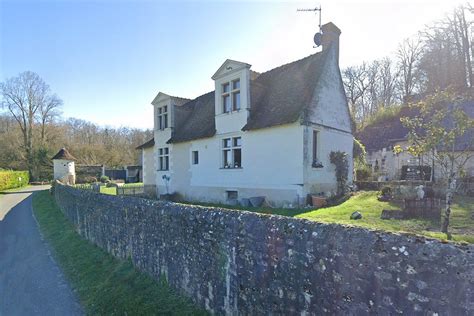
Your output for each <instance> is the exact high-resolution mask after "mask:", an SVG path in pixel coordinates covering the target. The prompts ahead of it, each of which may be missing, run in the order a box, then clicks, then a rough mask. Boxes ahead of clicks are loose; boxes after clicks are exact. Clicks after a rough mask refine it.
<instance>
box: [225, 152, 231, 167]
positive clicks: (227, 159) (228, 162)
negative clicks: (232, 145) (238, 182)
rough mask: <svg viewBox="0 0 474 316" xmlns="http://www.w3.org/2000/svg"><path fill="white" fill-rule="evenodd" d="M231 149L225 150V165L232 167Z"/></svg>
mask: <svg viewBox="0 0 474 316" xmlns="http://www.w3.org/2000/svg"><path fill="white" fill-rule="evenodd" d="M231 163H232V162H231V161H230V150H228V149H227V150H224V167H231Z"/></svg>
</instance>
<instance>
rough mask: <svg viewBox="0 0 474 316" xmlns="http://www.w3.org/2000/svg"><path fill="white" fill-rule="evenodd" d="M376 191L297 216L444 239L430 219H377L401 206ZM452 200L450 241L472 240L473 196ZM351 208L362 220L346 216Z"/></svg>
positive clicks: (473, 227)
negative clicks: (359, 213)
mask: <svg viewBox="0 0 474 316" xmlns="http://www.w3.org/2000/svg"><path fill="white" fill-rule="evenodd" d="M378 194H379V193H378V192H374V191H367V192H358V193H357V194H356V195H355V196H353V197H351V198H350V199H349V200H348V201H346V202H344V203H342V204H340V205H337V206H333V207H328V208H322V209H318V210H314V211H310V212H306V213H301V214H298V215H297V217H300V218H306V219H309V220H313V221H318V222H324V223H337V224H345V225H353V226H361V227H365V228H370V229H381V230H386V231H392V232H408V233H415V234H419V235H424V236H428V237H435V238H439V239H445V238H446V235H445V234H443V233H441V232H440V231H439V229H440V224H439V223H433V222H431V221H429V220H417V219H410V220H395V219H392V220H382V219H380V215H381V214H382V210H383V209H400V207H399V206H397V205H395V204H392V203H389V202H380V201H378V200H377V195H378ZM454 201H455V204H454V205H453V208H452V212H451V223H450V230H451V232H452V233H453V240H454V241H465V242H469V243H474V220H473V219H471V213H472V212H473V211H474V198H470V197H462V196H457V197H455V199H454ZM354 211H360V212H361V213H362V219H360V220H351V219H349V217H350V215H351V214H352V212H354Z"/></svg>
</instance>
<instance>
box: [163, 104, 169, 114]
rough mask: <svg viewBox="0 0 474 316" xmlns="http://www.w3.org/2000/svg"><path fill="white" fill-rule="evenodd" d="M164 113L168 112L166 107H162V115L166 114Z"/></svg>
mask: <svg viewBox="0 0 474 316" xmlns="http://www.w3.org/2000/svg"><path fill="white" fill-rule="evenodd" d="M166 112H168V106H167V105H165V106H164V107H163V113H166Z"/></svg>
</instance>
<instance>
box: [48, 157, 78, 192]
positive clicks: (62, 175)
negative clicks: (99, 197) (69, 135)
mask: <svg viewBox="0 0 474 316" xmlns="http://www.w3.org/2000/svg"><path fill="white" fill-rule="evenodd" d="M51 159H52V160H53V170H54V180H59V181H61V182H62V183H65V184H71V185H72V184H75V183H76V170H75V166H74V161H75V160H76V158H74V157H73V156H72V155H71V154H70V153H69V151H68V150H67V149H66V148H61V149H60V150H59V151H58V153H57V154H56V155H54V157H53V158H51Z"/></svg>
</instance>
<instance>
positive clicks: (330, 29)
mask: <svg viewBox="0 0 474 316" xmlns="http://www.w3.org/2000/svg"><path fill="white" fill-rule="evenodd" d="M321 30H322V32H323V37H322V40H321V45H322V47H323V51H324V50H327V49H328V48H329V47H330V46H331V45H334V46H336V56H337V61H338V62H339V35H341V30H340V29H339V28H338V27H337V26H336V25H335V24H334V23H332V22H329V23H326V24H324V25H322V26H321Z"/></svg>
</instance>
